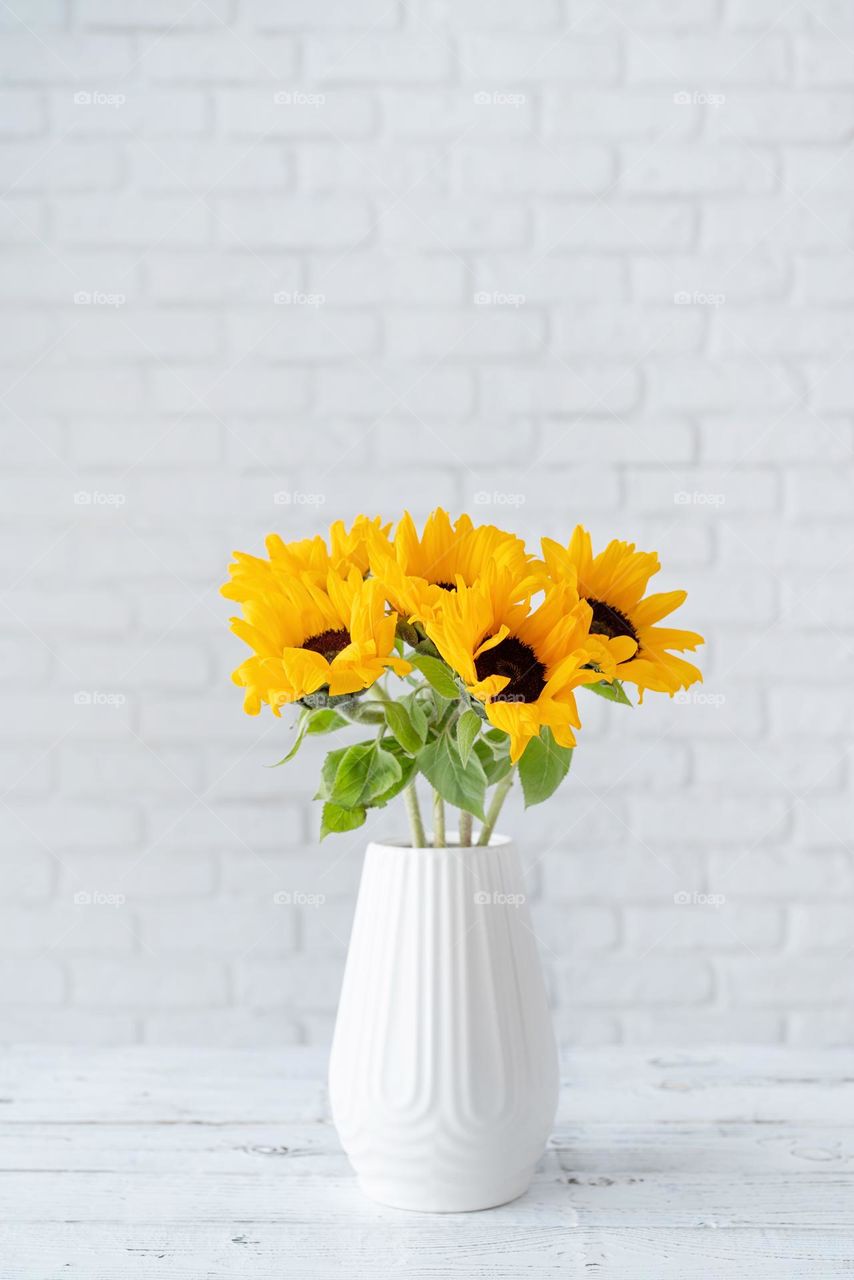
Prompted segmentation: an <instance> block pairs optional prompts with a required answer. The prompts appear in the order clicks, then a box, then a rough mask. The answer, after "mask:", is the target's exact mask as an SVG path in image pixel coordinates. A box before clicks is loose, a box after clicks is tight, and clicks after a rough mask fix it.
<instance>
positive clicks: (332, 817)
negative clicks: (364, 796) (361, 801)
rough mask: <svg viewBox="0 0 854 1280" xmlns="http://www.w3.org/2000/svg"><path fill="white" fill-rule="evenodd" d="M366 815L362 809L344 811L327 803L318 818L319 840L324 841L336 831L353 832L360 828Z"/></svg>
mask: <svg viewBox="0 0 854 1280" xmlns="http://www.w3.org/2000/svg"><path fill="white" fill-rule="evenodd" d="M366 816H367V814H366V812H365V810H364V809H362V808H354V809H345V808H343V807H342V806H341V805H340V804H331V803H330V802H328V801H327V803H326V804H325V805H324V806H323V813H322V815H321V818H320V838H321V840H325V839H326V837H327V836H328V835H332V834H333V832H336V831H355V829H356V827H361V826H362V824H363V823H364V821H365V818H366Z"/></svg>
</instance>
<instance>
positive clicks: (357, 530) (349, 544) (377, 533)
mask: <svg viewBox="0 0 854 1280" xmlns="http://www.w3.org/2000/svg"><path fill="white" fill-rule="evenodd" d="M390 528H391V521H390V520H389V521H388V522H387V523H386V524H383V521H382V517H381V516H374V518H373V519H372V520H369V519H368V517H367V516H356V519H355V520H354V521H353V525H352V527H351V528H350V529H349V530H348V529H347V528H346V526H345V524H344V521H343V520H336V521H335V523H334V524H333V525H330V528H329V542H330V545H331V547H332V552H331V555H330V557H329V558H330V563H331V566H332V568H333V569H334V570H335V572H336V573H346V571H347V570H348V569H349V567H350V565H353V564H354V565H355V566H356V568H357V569H358V570H359V572H360V573H361V575H362V577H363V578H364V576H365V574H366V573H367V572H368V564H369V562H368V543H369V541H370V539H372V538H373V539H377V540H378V541H379V542H380V543H381V542H382V540H383V539H385V541H386V542H388V531H389V529H390Z"/></svg>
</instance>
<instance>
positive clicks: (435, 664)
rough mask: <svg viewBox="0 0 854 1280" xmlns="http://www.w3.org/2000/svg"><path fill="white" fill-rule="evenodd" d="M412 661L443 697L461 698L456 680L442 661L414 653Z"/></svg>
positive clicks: (424, 654)
mask: <svg viewBox="0 0 854 1280" xmlns="http://www.w3.org/2000/svg"><path fill="white" fill-rule="evenodd" d="M410 661H411V663H412V665H413V666H414V667H417V668H418V670H419V671H420V672H421V674H422V675H423V676H424V678H425V679H426V681H427V683H428V684H429V685H431V686H432V687H433V688H434V689H435V690H436V692H437V693H438V694H440V695H441V697H443V698H458V697H459V696H460V691H459V688H458V687H457V682H456V681H455V680H454V677H453V675H452V674H451V671H450V668H449V667H446V666H445V664H444V662H442V661H441V659H439V658H431V657H429V655H428V654H426V653H413V654H412V657H411V658H410Z"/></svg>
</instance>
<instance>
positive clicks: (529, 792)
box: [519, 728, 572, 809]
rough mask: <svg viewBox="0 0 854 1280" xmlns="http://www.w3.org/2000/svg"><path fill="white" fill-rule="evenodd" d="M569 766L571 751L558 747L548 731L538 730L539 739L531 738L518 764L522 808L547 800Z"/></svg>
mask: <svg viewBox="0 0 854 1280" xmlns="http://www.w3.org/2000/svg"><path fill="white" fill-rule="evenodd" d="M571 763H572V748H571V747H560V746H558V744H557V743H556V742H555V740H554V737H553V736H552V731H551V729H548V728H544V729H541V730H540V736H539V738H532V739H531V741H530V742H529V743H528V745H527V747H526V748H525V750H524V752H523V753H522V758H521V759H520V761H519V778H520V781H521V783H522V791H523V793H524V795H525V808H526V809H528V808H530V806H531V805H532V804H542V803H543V801H544V800H548V798H549V796H550V795H553V794H554V792H555V791H557V789H558V787H559V786H560V784H561V783H562V782H563V780H564V778H565V777H566V775H567V773H569V766H570V764H571Z"/></svg>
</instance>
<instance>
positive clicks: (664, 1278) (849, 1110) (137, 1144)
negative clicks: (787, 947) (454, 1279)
mask: <svg viewBox="0 0 854 1280" xmlns="http://www.w3.org/2000/svg"><path fill="white" fill-rule="evenodd" d="M324 1071H325V1058H324V1055H323V1054H322V1053H320V1052H318V1051H317V1050H302V1049H293V1048H288V1049H281V1050H276V1051H271V1050H264V1051H259V1052H257V1053H255V1052H249V1051H242V1050H231V1051H214V1052H211V1051H192V1050H186V1049H181V1050H163V1049H154V1048H141V1049H127V1048H122V1049H103V1050H73V1051H72V1050H69V1051H60V1052H56V1051H53V1052H51V1051H49V1050H46V1049H43V1048H39V1049H16V1050H8V1051H3V1053H2V1056H0V1223H2V1224H3V1225H2V1226H0V1256H2V1258H3V1260H4V1261H3V1275H4V1277H6V1276H9V1277H11V1280H54V1278H56V1280H59V1278H60V1277H63V1278H66V1277H79V1280H107V1277H109V1278H110V1280H117V1278H122V1277H129V1278H136V1277H143V1276H144V1277H146V1278H148V1277H163V1278H164V1280H178V1278H179V1277H180V1278H181V1280H184V1278H186V1280H191V1278H192V1280H201V1278H202V1277H211V1278H213V1280H217V1278H218V1277H223V1278H225V1277H229V1278H230V1280H231V1278H236V1280H241V1278H242V1277H277V1280H278V1277H282V1276H287V1277H289V1278H290V1277H297V1278H299V1277H305V1278H306V1280H309V1278H311V1280H317V1278H325V1277H333V1276H336V1277H337V1276H338V1275H339V1274H340V1275H346V1276H347V1277H355V1278H357V1280H358V1278H360V1277H362V1276H364V1277H369V1276H370V1277H374V1276H395V1275H398V1274H399V1275H404V1274H405V1275H407V1276H416V1277H419V1276H421V1277H425V1278H426V1277H432V1278H434V1280H437V1278H438V1277H441V1276H458V1275H459V1276H467V1277H474V1278H475V1280H477V1278H478V1277H491V1278H495V1280H503V1278H504V1277H506V1278H507V1280H510V1278H511V1277H512V1278H514V1280H515V1278H516V1277H524V1276H529V1275H530V1276H531V1277H535V1276H536V1277H549V1278H551V1277H561V1278H562V1280H567V1278H569V1280H572V1278H574V1277H576V1276H579V1277H580V1276H585V1277H588V1276H606V1277H610V1276H614V1277H620V1278H621V1280H631V1278H632V1277H638V1278H646V1277H651V1278H653V1277H654V1278H655V1280H669V1278H670V1277H673V1278H674V1280H676V1277H679V1278H680V1280H694V1277H696V1278H697V1280H700V1278H701V1277H702V1280H715V1278H716V1277H730V1276H731V1277H739V1280H741V1277H743V1276H745V1275H748V1274H749V1275H751V1276H758V1277H760V1280H765V1278H766V1277H767V1278H768V1280H772V1278H773V1280H781V1278H784V1280H788V1278H789V1277H791V1280H801V1278H805V1280H807V1278H812V1277H815V1278H816V1280H819V1278H820V1280H833V1278H835V1277H841V1276H848V1277H850V1276H852V1275H854V1194H852V1191H854V1060H852V1055H851V1054H850V1053H848V1052H846V1051H842V1050H833V1051H827V1052H824V1053H818V1054H807V1053H802V1052H797V1053H796V1052H791V1051H787V1050H784V1049H769V1050H755V1049H750V1050H746V1051H735V1050H728V1051H702V1052H696V1053H691V1052H679V1053H674V1054H667V1053H654V1052H653V1053H644V1052H642V1051H638V1050H606V1051H603V1050H596V1051H587V1052H578V1053H576V1054H575V1055H574V1056H573V1057H572V1059H571V1060H570V1061H568V1062H567V1063H566V1064H565V1065H564V1073H563V1089H562V1096H561V1108H560V1113H559V1120H558V1124H557V1127H556V1130H555V1133H554V1135H553V1138H552V1141H551V1144H550V1148H549V1151H548V1153H547V1155H546V1157H545V1158H544V1160H543V1161H542V1164H541V1166H540V1169H539V1171H538V1173H537V1176H536V1178H535V1181H534V1184H533V1186H532V1188H531V1191H530V1192H529V1194H528V1195H526V1196H524V1197H522V1198H521V1199H520V1200H517V1201H515V1202H514V1203H512V1204H509V1205H506V1206H503V1207H502V1208H500V1209H494V1210H488V1211H486V1212H484V1213H476V1214H453V1215H440V1216H434V1215H419V1214H408V1213H401V1212H399V1211H397V1210H394V1209H388V1208H384V1207H383V1206H380V1205H376V1204H374V1203H372V1202H371V1201H368V1200H366V1199H365V1198H364V1197H363V1196H362V1195H361V1194H360V1192H359V1191H358V1189H357V1187H356V1185H355V1182H354V1179H353V1177H352V1174H351V1172H350V1170H349V1167H348V1164H347V1161H346V1159H345V1157H344V1156H343V1154H342V1152H341V1149H340V1145H339V1143H338V1140H337V1137H336V1134H335V1131H334V1129H333V1128H332V1126H331V1124H330V1123H329V1119H328V1108H327V1101H326V1091H325V1084H324Z"/></svg>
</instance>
